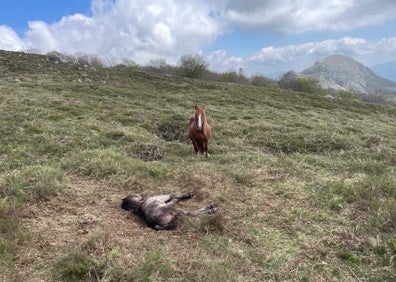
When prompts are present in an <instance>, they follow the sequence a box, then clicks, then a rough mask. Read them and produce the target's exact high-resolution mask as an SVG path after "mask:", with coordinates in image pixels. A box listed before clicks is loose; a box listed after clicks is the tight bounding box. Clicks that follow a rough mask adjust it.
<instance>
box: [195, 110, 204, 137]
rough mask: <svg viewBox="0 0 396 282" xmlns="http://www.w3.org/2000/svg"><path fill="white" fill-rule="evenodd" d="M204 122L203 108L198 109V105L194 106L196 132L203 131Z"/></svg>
mask: <svg viewBox="0 0 396 282" xmlns="http://www.w3.org/2000/svg"><path fill="white" fill-rule="evenodd" d="M205 121H206V115H205V107H198V105H195V125H196V127H197V129H198V131H201V130H202V129H203V124H204V122H205Z"/></svg>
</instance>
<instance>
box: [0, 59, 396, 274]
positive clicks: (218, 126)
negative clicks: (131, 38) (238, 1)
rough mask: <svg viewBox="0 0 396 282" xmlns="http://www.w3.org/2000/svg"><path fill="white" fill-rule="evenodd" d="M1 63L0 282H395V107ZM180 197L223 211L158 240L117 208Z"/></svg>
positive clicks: (29, 62)
mask: <svg viewBox="0 0 396 282" xmlns="http://www.w3.org/2000/svg"><path fill="white" fill-rule="evenodd" d="M7 54H8V53H7ZM11 54H12V53H11ZM3 57H4V55H3ZM15 60H19V61H18V64H14V61H15ZM3 61H4V64H3V66H2V67H1V68H0V70H1V73H2V74H5V75H3V76H2V77H1V78H0V81H1V84H0V117H1V119H0V195H1V199H0V200H1V202H0V215H1V216H0V221H1V222H0V223H1V224H0V257H1V258H0V269H1V273H4V274H3V277H4V279H6V280H10V281H12V280H24V281H29V280H31V281H39V280H44V281H51V280H63V281H92V280H93V281H98V280H99V281H100V280H102V281H203V280H205V281H269V280H272V281H275V280H278V281H284V280H289V281H300V280H301V281H326V280H330V281H338V280H345V281H355V280H357V279H362V280H368V281H391V280H392V279H394V278H395V272H396V270H395V265H396V262H395V253H396V247H395V246H396V243H395V242H396V238H395V235H394V230H395V228H396V226H395V222H396V218H395V215H396V190H395V189H396V188H395V183H396V179H395V175H396V173H395V166H396V125H395V123H394V121H395V117H396V108H395V107H394V106H391V105H375V104H368V103H362V102H361V101H359V99H357V98H356V97H353V96H345V97H344V96H340V97H336V98H335V99H327V98H325V97H324V95H323V94H322V93H318V94H314V93H297V92H290V91H286V90H281V89H278V88H277V87H276V86H274V85H269V86H263V87H253V86H243V85H237V84H229V83H218V82H210V81H199V80H189V79H184V78H178V77H168V76H159V75H153V74H148V73H144V72H141V71H139V70H138V69H128V68H113V69H102V68H95V69H94V68H90V67H88V68H87V67H83V66H79V65H70V64H63V63H59V64H54V63H51V62H47V61H46V59H45V57H41V56H32V57H29V56H25V57H23V60H21V59H20V58H19V59H18V58H15V57H14V56H13V55H10V54H9V55H8V57H7V59H4V58H3ZM37 65H40V66H41V67H37ZM33 70H34V71H33ZM196 103H198V104H201V105H202V104H204V105H205V107H206V111H207V115H208V121H209V123H210V124H211V125H212V130H213V137H212V139H211V140H210V143H209V150H210V153H211V158H210V159H209V160H206V159H205V158H204V157H203V156H198V157H196V156H195V154H194V152H193V149H192V146H191V144H190V143H189V141H188V138H187V125H188V119H189V117H190V115H191V114H192V112H193V107H194V105H195V104H196ZM181 191H193V193H194V197H193V199H191V200H190V201H185V202H182V203H180V206H181V207H183V208H184V209H186V210H188V209H193V208H198V207H201V206H204V205H206V204H208V203H210V202H213V203H216V204H217V205H218V206H219V213H217V214H215V215H210V216H206V217H202V218H187V219H183V220H182V222H181V226H180V228H179V229H178V230H176V231H174V232H156V231H153V230H151V229H148V228H147V227H146V226H145V225H144V223H143V222H141V221H140V220H139V218H137V217H135V216H133V215H130V214H127V213H126V212H125V211H123V210H122V209H120V208H119V203H120V200H121V199H122V198H123V197H125V196H126V195H127V194H131V193H141V194H143V195H153V194H159V193H169V192H173V193H176V192H181Z"/></svg>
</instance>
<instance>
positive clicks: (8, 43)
mask: <svg viewBox="0 0 396 282" xmlns="http://www.w3.org/2000/svg"><path fill="white" fill-rule="evenodd" d="M0 34H1V36H0V49H3V50H9V51H19V50H21V49H24V48H25V46H24V45H25V43H24V42H23V40H22V39H20V38H19V36H18V34H17V33H16V32H15V31H14V30H13V29H12V28H9V27H7V26H0Z"/></svg>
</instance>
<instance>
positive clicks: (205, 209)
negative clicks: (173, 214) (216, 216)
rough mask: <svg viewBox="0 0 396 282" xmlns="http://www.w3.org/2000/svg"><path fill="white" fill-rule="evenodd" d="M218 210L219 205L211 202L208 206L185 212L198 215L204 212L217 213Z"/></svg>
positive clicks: (188, 214) (189, 214)
mask: <svg viewBox="0 0 396 282" xmlns="http://www.w3.org/2000/svg"><path fill="white" fill-rule="evenodd" d="M216 211H217V207H216V206H215V205H214V204H209V205H207V206H206V207H203V208H200V209H197V210H193V211H189V212H185V213H184V214H185V215H187V216H198V215H202V214H211V213H215V212H216Z"/></svg>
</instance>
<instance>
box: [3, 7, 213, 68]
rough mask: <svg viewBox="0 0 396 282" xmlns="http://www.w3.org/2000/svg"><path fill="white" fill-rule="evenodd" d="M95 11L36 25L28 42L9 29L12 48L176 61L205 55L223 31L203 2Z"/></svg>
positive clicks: (145, 61) (144, 61)
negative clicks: (195, 54) (88, 14)
mask: <svg viewBox="0 0 396 282" xmlns="http://www.w3.org/2000/svg"><path fill="white" fill-rule="evenodd" d="M91 10H92V15H91V16H86V15H82V14H75V15H69V16H65V17H63V18H62V19H61V20H60V21H59V22H56V23H53V24H47V23H45V22H43V21H31V22H29V30H28V31H27V32H26V34H25V37H24V38H23V39H20V38H18V36H17V35H16V34H12V32H11V31H10V30H7V31H8V33H7V34H10V36H11V37H12V42H11V43H10V44H11V45H12V46H13V48H12V49H13V50H15V49H18V48H22V47H25V48H26V47H27V48H36V49H39V50H41V51H42V52H43V53H45V52H49V51H54V50H56V51H60V52H66V53H75V52H85V53H88V54H96V55H99V56H101V57H115V58H130V59H132V60H134V61H136V62H138V63H147V62H148V61H149V60H150V59H153V58H158V57H164V58H167V59H168V60H170V61H175V60H176V58H179V57H180V56H181V55H183V54H187V53H199V52H201V48H202V46H204V45H205V44H209V43H210V42H212V40H214V39H215V38H216V37H217V36H218V35H219V33H220V32H221V24H220V22H219V21H218V20H216V19H215V18H214V17H213V15H212V14H211V12H212V11H213V9H212V7H211V4H210V3H209V2H208V3H207V4H205V2H200V1H198V0H196V1H195V0H192V1H177V0H170V1H166V2H165V1H157V2H153V3H148V2H147V1H141V0H117V1H110V0H93V1H92V4H91ZM2 41H5V40H4V39H3V40H2ZM5 44H6V43H3V46H5V47H7V46H8V45H5ZM8 49H10V48H8Z"/></svg>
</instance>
